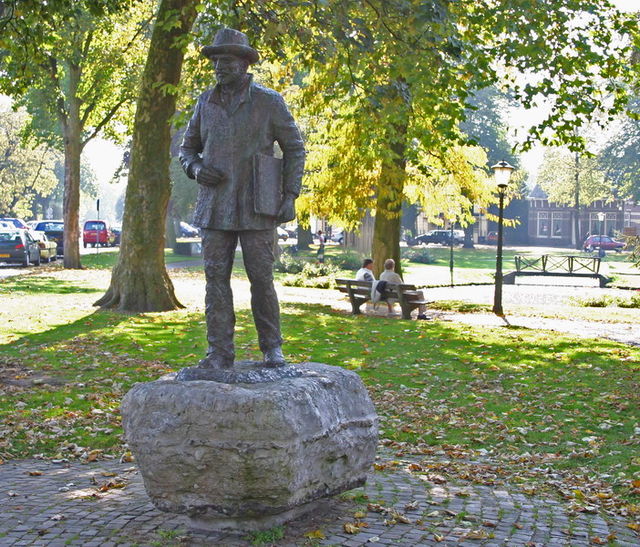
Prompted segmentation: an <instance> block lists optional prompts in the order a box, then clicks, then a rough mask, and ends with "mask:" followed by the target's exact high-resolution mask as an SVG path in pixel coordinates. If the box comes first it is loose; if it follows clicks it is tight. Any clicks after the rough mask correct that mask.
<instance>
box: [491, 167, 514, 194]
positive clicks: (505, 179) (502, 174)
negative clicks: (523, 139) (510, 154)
mask: <svg viewBox="0 0 640 547" xmlns="http://www.w3.org/2000/svg"><path fill="white" fill-rule="evenodd" d="M491 169H493V172H494V174H495V178H496V185H497V186H498V189H499V190H500V191H501V192H504V191H505V190H506V188H507V185H508V184H509V179H510V178H511V173H512V172H513V170H514V169H515V167H514V166H513V165H509V164H508V163H507V162H506V161H504V160H500V161H499V162H498V163H496V164H495V165H492V166H491Z"/></svg>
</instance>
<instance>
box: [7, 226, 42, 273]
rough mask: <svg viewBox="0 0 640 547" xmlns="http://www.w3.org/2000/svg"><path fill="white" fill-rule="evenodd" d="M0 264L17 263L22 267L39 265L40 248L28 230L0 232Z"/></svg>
mask: <svg viewBox="0 0 640 547" xmlns="http://www.w3.org/2000/svg"><path fill="white" fill-rule="evenodd" d="M0 262H17V263H19V264H22V265H23V266H29V265H31V264H35V265H36V266H39V265H40V247H39V246H38V242H37V241H36V240H35V239H34V238H33V236H32V235H31V234H30V233H29V231H28V230H18V229H13V230H4V231H2V232H0Z"/></svg>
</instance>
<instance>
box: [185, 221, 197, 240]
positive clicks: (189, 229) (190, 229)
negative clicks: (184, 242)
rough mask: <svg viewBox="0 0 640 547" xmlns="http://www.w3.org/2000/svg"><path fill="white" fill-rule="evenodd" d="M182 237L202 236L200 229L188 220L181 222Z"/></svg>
mask: <svg viewBox="0 0 640 547" xmlns="http://www.w3.org/2000/svg"><path fill="white" fill-rule="evenodd" d="M180 237H200V230H198V228H196V227H195V226H191V224H189V223H187V222H182V221H181V222H180Z"/></svg>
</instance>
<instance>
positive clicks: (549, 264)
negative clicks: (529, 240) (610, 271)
mask: <svg viewBox="0 0 640 547" xmlns="http://www.w3.org/2000/svg"><path fill="white" fill-rule="evenodd" d="M515 261H516V269H515V271H513V272H509V273H508V274H505V275H504V277H503V279H502V281H503V283H504V284H505V285H513V284H514V283H515V280H516V277H518V276H560V277H587V278H592V279H597V280H598V281H599V283H600V287H606V286H607V283H609V282H610V281H611V279H609V278H608V277H607V276H606V275H603V274H601V273H600V258H599V257H595V256H575V255H567V256H564V255H563V256H558V255H542V256H520V255H516V257H515Z"/></svg>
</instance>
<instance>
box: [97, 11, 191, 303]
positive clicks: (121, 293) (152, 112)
mask: <svg viewBox="0 0 640 547" xmlns="http://www.w3.org/2000/svg"><path fill="white" fill-rule="evenodd" d="M195 4H196V2H195V0H162V1H161V2H160V6H159V8H158V14H157V17H156V24H155V26H154V29H153V34H152V36H151V44H150V46H149V54H148V56H147V62H146V66H145V70H144V74H143V77H142V84H141V89H140V96H139V99H138V104H137V108H136V118H135V124H134V130H133V138H132V145H131V168H130V171H129V180H128V185H127V192H126V197H125V207H124V219H123V224H122V243H121V246H120V256H119V259H118V262H117V264H116V265H115V266H114V268H113V272H112V275H111V285H110V287H109V289H108V290H107V292H106V293H105V295H104V296H103V297H102V298H100V300H98V301H97V302H96V303H95V305H96V306H102V307H107V308H116V309H118V310H121V311H135V312H146V311H166V310H172V309H176V308H181V307H183V306H182V304H180V302H178V300H177V299H176V297H175V294H174V289H173V284H172V283H171V279H170V278H169V276H168V274H167V271H166V269H165V265H164V247H165V240H164V233H165V218H166V214H167V204H168V203H169V198H170V195H171V186H170V182H169V160H170V154H169V148H170V144H171V135H170V125H171V117H172V116H173V114H174V112H175V106H176V96H175V94H174V93H173V92H172V89H173V88H172V86H175V85H177V84H178V82H179V81H180V73H181V70H182V61H183V58H184V52H183V50H182V47H181V46H180V45H179V44H180V42H184V38H185V35H186V34H187V33H188V32H189V31H190V30H191V27H192V25H193V22H194V20H195V17H196V10H195ZM162 84H166V87H165V86H164V85H162Z"/></svg>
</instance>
